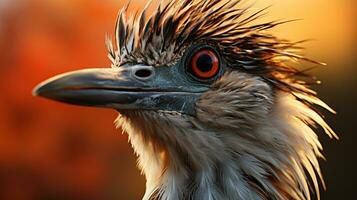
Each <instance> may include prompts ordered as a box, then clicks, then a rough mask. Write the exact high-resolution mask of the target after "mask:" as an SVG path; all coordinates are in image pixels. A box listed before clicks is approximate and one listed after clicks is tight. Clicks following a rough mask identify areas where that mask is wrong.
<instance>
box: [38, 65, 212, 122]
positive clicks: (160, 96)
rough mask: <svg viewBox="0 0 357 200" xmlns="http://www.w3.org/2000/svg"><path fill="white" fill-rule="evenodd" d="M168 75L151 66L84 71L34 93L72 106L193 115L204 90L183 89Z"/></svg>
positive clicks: (45, 84) (52, 80)
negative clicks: (162, 111) (157, 71)
mask: <svg viewBox="0 0 357 200" xmlns="http://www.w3.org/2000/svg"><path fill="white" fill-rule="evenodd" d="M168 76H169V74H167V73H166V74H164V76H162V75H160V73H159V74H155V71H154V68H153V67H151V66H133V67H130V68H117V69H112V68H98V69H85V70H79V71H74V72H69V73H65V74H62V75H58V76H55V77H53V78H50V79H49V80H47V81H44V82H43V83H41V84H39V85H38V86H37V87H36V88H35V89H34V91H33V94H34V95H35V96H41V97H45V98H48V99H52V100H56V101H60V102H64V103H69V104H74V105H83V106H96V107H107V108H114V109H117V110H168V111H178V112H181V113H185V114H190V115H193V114H194V113H195V112H194V110H195V109H194V105H195V102H196V101H197V99H198V97H199V96H200V94H201V92H202V91H203V90H205V88H201V89H199V90H197V88H190V87H182V86H180V85H178V84H177V83H175V81H172V79H171V78H170V77H168ZM160 77H161V78H160ZM162 77H165V78H166V79H163V78H162ZM167 77H168V78H167ZM170 79H171V80H170Z"/></svg>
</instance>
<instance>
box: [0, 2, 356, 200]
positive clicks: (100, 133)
mask: <svg viewBox="0 0 357 200" xmlns="http://www.w3.org/2000/svg"><path fill="white" fill-rule="evenodd" d="M125 3H126V1H120V0H71V1H70V0H0V92H1V93H0V200H57V199H61V200H63V199H70V200H97V199H107V200H117V199H129V200H130V199H140V198H141V197H142V195H143V193H144V189H145V187H144V185H145V181H144V177H142V176H140V172H139V171H138V170H137V169H136V161H135V159H136V158H135V156H134V155H133V153H132V150H131V149H130V146H129V145H128V144H127V137H126V135H125V134H121V131H120V130H115V128H114V125H113V121H114V119H115V118H116V115H117V114H116V113H115V112H114V111H111V110H102V109H95V108H81V107H74V106H69V105H64V104H60V103H56V102H51V101H48V100H44V99H40V98H35V97H32V95H31V90H32V88H33V87H34V86H35V85H36V84H37V83H39V82H41V81H42V80H45V79H46V78H49V77H51V76H53V75H56V74H59V73H62V72H66V71H69V70H75V69H81V68H87V67H106V66H109V65H110V63H109V60H108V59H107V52H106V48H105V45H104V36H105V33H112V32H113V28H114V23H115V18H116V15H117V12H118V10H119V9H120V8H121V7H122V6H123V4H125ZM144 4H145V2H144V1H140V0H133V1H132V6H131V10H133V9H137V8H140V7H143V6H144ZM267 5H273V6H272V8H271V9H270V15H269V16H267V17H266V18H265V20H269V19H270V20H271V19H303V20H302V21H298V22H293V23H289V24H286V25H283V26H280V27H278V28H276V29H274V30H273V31H275V33H276V34H277V35H278V36H281V37H284V38H289V39H292V40H301V39H310V38H312V39H315V40H314V41H313V42H309V43H306V44H305V47H306V48H307V50H306V51H305V53H306V54H307V55H308V56H309V57H311V58H314V59H317V60H320V61H323V62H326V63H328V66H327V67H321V68H319V69H316V70H314V71H313V72H314V73H315V74H317V75H318V77H319V78H320V79H321V80H322V81H323V84H322V85H321V86H318V87H316V89H317V90H318V92H319V94H320V96H321V97H322V98H323V99H324V100H325V101H326V102H327V103H328V104H329V105H331V106H332V107H334V108H335V109H336V110H337V112H338V114H337V115H336V116H332V115H330V114H326V117H327V120H328V121H329V122H330V124H331V125H332V127H333V128H334V129H335V130H336V132H337V133H338V134H339V135H340V136H341V138H342V139H341V141H339V142H336V141H330V140H328V138H327V137H325V136H321V139H322V140H323V143H324V144H325V147H326V148H325V155H326V157H327V162H324V161H322V162H321V164H322V168H323V171H324V174H325V179H326V182H327V186H328V190H327V192H324V193H323V195H322V199H331V200H332V199H354V198H355V195H354V190H355V189H354V187H355V185H356V184H355V181H354V180H356V178H357V176H356V170H355V169H356V167H357V166H356V162H357V158H356V155H355V152H356V150H355V148H354V146H355V145H354V143H355V141H357V136H356V134H355V130H356V125H355V119H356V114H357V112H356V110H357V109H356V108H357V105H356V104H357V101H356V100H357V98H356V97H357V94H356V87H357V84H356V83H357V81H356V78H355V75H356V72H357V70H356V64H357V58H356V57H357V55H356V50H357V48H356V43H357V41H356V40H357V34H356V30H357V27H356V24H357V20H356V19H357V14H356V13H357V12H356V11H357V10H356V8H357V4H356V1H355V0H339V1H332V0H313V1H309V0H285V1H282V0H281V1H279V0H265V1H263V0H260V1H257V3H256V4H255V6H254V7H255V8H257V9H259V8H263V7H264V6H267Z"/></svg>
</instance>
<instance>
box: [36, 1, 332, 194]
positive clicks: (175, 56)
mask: <svg viewBox="0 0 357 200" xmlns="http://www.w3.org/2000/svg"><path fill="white" fill-rule="evenodd" d="M241 4H242V2H241V1H240V0H233V1H228V0H209V1H206V0H194V1H191V0H183V1H181V0H172V1H170V2H169V3H166V4H161V5H160V6H158V7H157V9H156V11H155V12H154V13H153V14H152V15H151V16H150V17H146V10H147V7H148V6H146V7H145V8H144V9H143V10H142V11H141V12H140V13H139V14H137V15H135V16H133V17H130V18H127V17H126V10H127V7H125V8H123V9H122V10H121V12H120V13H119V16H118V19H117V23H116V28H115V42H114V44H113V42H112V41H111V39H110V38H109V37H108V38H107V42H106V43H107V47H108V50H109V54H108V55H109V58H110V60H111V63H112V66H111V68H98V69H85V70H80V71H75V72H70V73H66V74H62V75H59V76H56V77H54V78H51V79H49V80H47V81H45V82H43V83H41V84H40V85H39V86H38V87H37V88H36V89H35V91H34V93H35V94H36V95H39V96H43V97H46V98H49V99H53V100H57V101H61V102H65V103H70V104H76V105H85V106H98V107H106V108H113V109H116V110H117V111H119V113H120V115H119V118H118V119H117V124H118V126H119V127H121V128H122V129H123V130H124V131H126V132H127V133H128V134H129V139H130V142H131V143H132V146H133V147H134V150H135V152H136V153H137V154H138V156H139V167H140V168H141V169H142V170H143V172H144V174H145V176H146V179H147V192H146V195H145V198H146V199H151V198H152V199H154V197H155V196H156V197H161V199H185V198H188V197H194V199H195V198H196V199H271V198H272V197H274V198H272V199H301V200H302V199H310V192H309V191H310V189H309V183H308V179H309V178H308V177H310V178H311V180H312V183H313V184H314V188H315V190H316V192H317V194H318V190H319V189H318V177H320V178H321V173H320V169H319V164H318V161H317V158H318V157H322V154H321V152H320V151H321V149H322V147H321V144H320V142H319V141H318V137H317V135H316V133H315V131H314V129H313V128H314V127H316V126H321V127H322V128H323V129H324V131H325V132H326V133H327V134H328V135H330V136H331V137H336V135H335V134H334V133H333V131H332V130H331V129H330V127H329V126H328V125H327V124H326V123H325V121H324V120H323V118H322V117H321V115H320V114H319V113H318V112H317V111H316V110H315V109H313V107H312V106H313V105H317V106H320V107H323V108H325V109H327V110H329V111H331V112H333V111H332V109H330V108H329V107H328V106H327V105H326V104H325V103H323V102H322V101H321V100H319V99H318V98H317V97H316V94H315V92H314V91H312V90H311V89H309V85H311V84H312V83H316V80H315V79H314V78H313V77H311V76H309V75H307V74H306V73H305V72H304V71H303V70H298V69H296V68H294V67H292V66H290V65H291V63H294V62H298V61H308V62H311V63H315V64H320V63H317V62H314V61H312V60H309V59H307V58H305V57H302V56H300V55H298V54H297V53H296V52H297V51H298V50H299V49H300V47H299V46H298V45H299V42H290V41H288V40H283V39H279V38H277V37H275V36H273V35H272V34H270V33H268V30H269V29H271V28H273V27H275V26H277V25H279V24H281V23H285V22H281V21H272V22H267V23H261V24H254V22H255V20H256V19H257V18H260V17H261V16H262V15H264V14H265V10H266V9H262V10H260V11H258V12H254V13H250V11H249V9H250V7H249V6H248V7H246V8H244V6H242V5H241ZM148 5H149V4H148Z"/></svg>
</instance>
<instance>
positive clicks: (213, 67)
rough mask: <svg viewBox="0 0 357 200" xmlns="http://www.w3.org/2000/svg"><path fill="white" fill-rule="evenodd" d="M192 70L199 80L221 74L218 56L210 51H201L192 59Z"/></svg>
mask: <svg viewBox="0 0 357 200" xmlns="http://www.w3.org/2000/svg"><path fill="white" fill-rule="evenodd" d="M190 64H191V66H190V68H191V69H190V70H191V72H192V73H193V75H195V76H196V77H197V78H200V79H210V78H213V77H214V76H216V75H217V74H218V72H219V67H220V66H219V60H218V56H217V54H216V53H215V52H214V51H212V50H209V49H201V50H199V51H198V52H196V53H195V55H194V56H193V57H192V59H191V63H190Z"/></svg>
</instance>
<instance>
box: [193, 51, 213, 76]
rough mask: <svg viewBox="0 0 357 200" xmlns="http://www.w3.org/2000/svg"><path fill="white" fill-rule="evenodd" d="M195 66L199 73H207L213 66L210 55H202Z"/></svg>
mask: <svg viewBox="0 0 357 200" xmlns="http://www.w3.org/2000/svg"><path fill="white" fill-rule="evenodd" d="M196 65H197V68H198V69H199V70H200V71H201V72H209V71H210V70H211V69H212V66H213V59H212V57H211V56H210V55H208V54H203V55H201V56H200V57H199V58H198V59H197V62H196Z"/></svg>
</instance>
